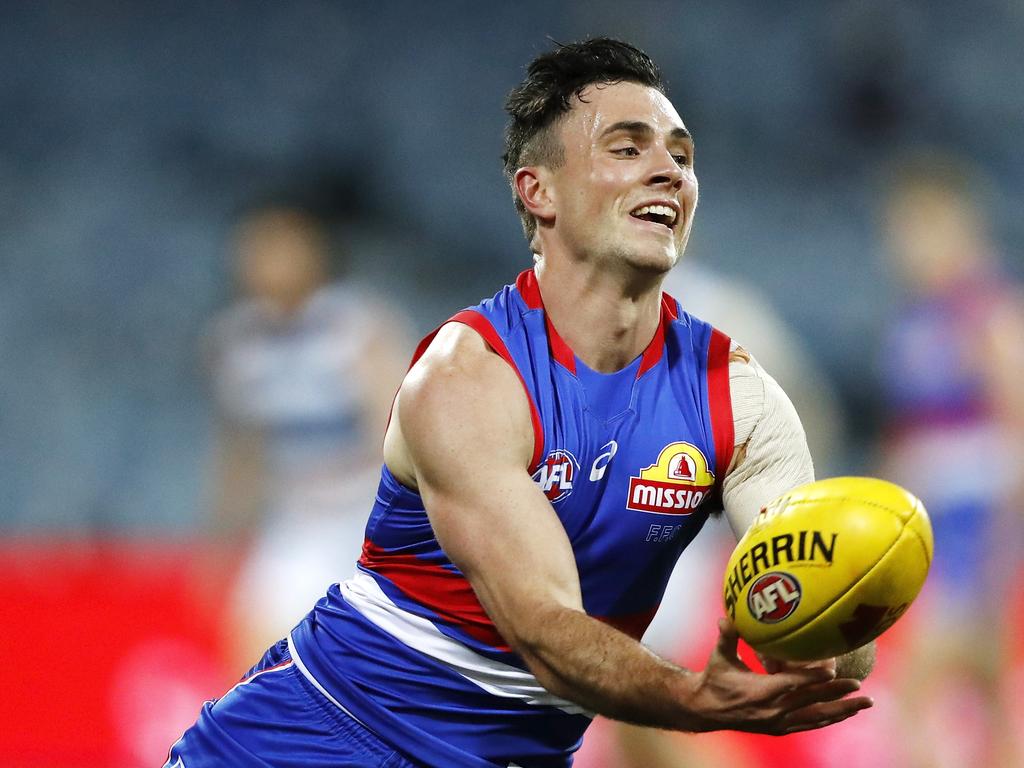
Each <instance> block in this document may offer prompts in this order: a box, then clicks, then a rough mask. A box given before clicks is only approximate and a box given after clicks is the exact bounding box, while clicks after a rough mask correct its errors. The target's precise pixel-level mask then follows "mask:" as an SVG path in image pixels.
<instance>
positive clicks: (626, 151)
mask: <svg viewBox="0 0 1024 768" xmlns="http://www.w3.org/2000/svg"><path fill="white" fill-rule="evenodd" d="M612 154H613V155H622V156H624V157H636V156H637V155H639V154H640V150H639V149H637V148H636V147H634V146H633V145H630V146H628V147H619V148H617V149H613V150H612Z"/></svg>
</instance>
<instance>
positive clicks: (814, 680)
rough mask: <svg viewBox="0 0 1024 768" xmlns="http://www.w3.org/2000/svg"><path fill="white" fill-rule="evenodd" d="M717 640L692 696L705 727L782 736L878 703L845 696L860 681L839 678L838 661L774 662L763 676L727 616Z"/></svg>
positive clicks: (834, 721) (720, 625)
mask: <svg viewBox="0 0 1024 768" xmlns="http://www.w3.org/2000/svg"><path fill="white" fill-rule="evenodd" d="M718 633H719V635H718V644H717V645H716V646H715V650H714V651H713V652H712V654H711V658H710V659H708V664H707V666H706V667H705V669H704V671H703V672H702V673H701V674H700V679H699V682H698V686H697V690H696V692H695V695H694V709H695V716H696V717H697V718H698V719H699V720H702V721H703V722H704V725H705V726H706V727H704V728H702V730H708V731H711V730H723V729H727V730H737V731H748V732H750V733H766V734H772V735H776V736H781V735H784V734H787V733H796V732H798V731H809V730H813V729H815V728H823V727H825V726H826V725H832V724H834V723H838V722H840V721H842V720H845V719H846V718H848V717H852V716H853V715H855V714H857V712H859V711H860V710H862V709H867V708H868V707H870V706H871V705H872V704H873V703H874V702H872V700H871V699H870V698H868V697H866V696H856V697H851V698H846V697H847V696H848V695H849V694H851V693H853V692H854V691H856V690H858V689H859V688H860V682H859V681H858V680H852V679H849V678H836V676H835V662H834V661H833V660H827V661H824V662H813V663H809V664H786V663H784V662H771V666H772V667H774V668H775V672H774V674H769V675H759V674H757V673H755V672H753V671H752V670H751V669H750V668H749V667H748V666H747V665H746V664H744V663H743V662H742V661H741V660H740V658H739V656H738V655H737V654H736V645H737V642H738V640H739V635H738V634H737V633H736V629H735V628H734V627H733V626H732V625H731V624H730V623H729V622H728V621H727V620H725V619H721V620H719V622H718Z"/></svg>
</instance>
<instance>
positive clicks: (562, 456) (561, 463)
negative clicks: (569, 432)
mask: <svg viewBox="0 0 1024 768" xmlns="http://www.w3.org/2000/svg"><path fill="white" fill-rule="evenodd" d="M579 470H580V463H579V462H578V461H576V457H575V456H573V455H572V454H571V453H569V452H568V451H563V450H561V449H559V450H557V451H552V452H551V453H549V454H548V457H547V458H546V459H544V463H543V464H541V465H540V466H539V467H537V471H536V472H534V473H533V481H534V482H535V483H536V484H537V485H538V486H540V489H541V490H542V491H544V495H545V496H547V497H548V501H550V502H552V503H554V502H556V501H561V500H562V499H564V498H565V497H566V496H568V495H569V494H570V493H572V484H573V483H574V482H576V476H577V475H578V474H579Z"/></svg>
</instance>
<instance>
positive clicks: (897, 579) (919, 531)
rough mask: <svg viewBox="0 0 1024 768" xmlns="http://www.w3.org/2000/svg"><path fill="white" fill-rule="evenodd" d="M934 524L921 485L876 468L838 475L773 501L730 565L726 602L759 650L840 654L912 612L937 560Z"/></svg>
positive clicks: (796, 657)
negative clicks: (872, 472) (899, 481)
mask: <svg viewBox="0 0 1024 768" xmlns="http://www.w3.org/2000/svg"><path fill="white" fill-rule="evenodd" d="M932 548H933V544H932V527H931V523H930V522H929V520H928V513H927V512H925V509H924V506H923V505H922V504H921V502H920V500H918V499H917V498H916V497H915V496H914V495H913V494H911V493H909V492H907V491H906V490H904V489H903V488H901V487H900V486H898V485H895V484H893V483H889V482H886V481H885V480H878V479H876V478H872V477H834V478H830V479H827V480H819V481H817V482H814V483H808V484H806V485H802V486H799V487H798V488H794V489H793V490H791V491H789V492H788V493H785V494H783V495H782V496H780V497H779V498H777V499H775V500H774V501H772V502H770V503H769V504H768V505H767V506H766V507H765V508H764V509H763V510H761V512H760V514H759V515H758V516H757V517H756V518H755V519H754V522H753V524H752V525H751V526H750V528H749V529H748V530H747V532H746V534H745V535H744V536H743V538H741V539H740V541H739V543H738V544H737V545H736V549H735V551H733V553H732V557H730V558H729V564H728V566H727V567H726V571H725V583H724V598H725V610H726V613H727V615H728V616H730V617H731V618H732V621H733V624H735V626H736V629H737V631H738V632H739V634H740V637H742V638H743V639H744V640H746V641H747V643H749V644H750V645H751V647H753V648H754V649H755V650H756V651H758V652H759V653H761V654H763V655H765V656H770V657H772V658H776V659H785V660H789V661H812V660H814V659H827V658H830V657H832V656H838V655H841V654H843V653H846V652H848V651H852V650H853V649H855V648H858V647H860V646H861V645H864V644H865V643H867V642H868V641H870V640H873V639H874V638H876V637H878V636H879V635H880V634H882V633H883V632H884V631H885V630H886V629H888V628H889V627H891V626H892V625H893V623H894V622H895V621H896V620H897V619H898V618H899V617H900V616H902V615H903V613H904V612H905V611H906V610H907V608H909V607H910V604H911V603H912V602H913V601H914V598H915V597H917V594H918V592H920V591H921V587H922V586H923V585H924V580H925V577H926V576H927V575H928V568H929V566H930V565H931V561H932Z"/></svg>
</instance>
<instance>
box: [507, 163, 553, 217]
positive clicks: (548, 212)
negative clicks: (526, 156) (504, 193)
mask: <svg viewBox="0 0 1024 768" xmlns="http://www.w3.org/2000/svg"><path fill="white" fill-rule="evenodd" d="M513 181H514V183H515V189H516V194H517V195H519V199H520V200H522V201H523V205H524V206H526V210H528V211H529V212H530V213H532V214H533V215H534V216H535V217H536V218H537V219H538V220H539V221H553V220H554V218H555V204H554V203H555V201H554V195H553V190H552V189H551V184H550V183H549V182H550V175H549V174H548V172H547V169H546V168H544V167H543V166H537V165H530V166H526V167H525V168H520V169H519V170H518V171H516V174H515V176H514V177H513Z"/></svg>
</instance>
